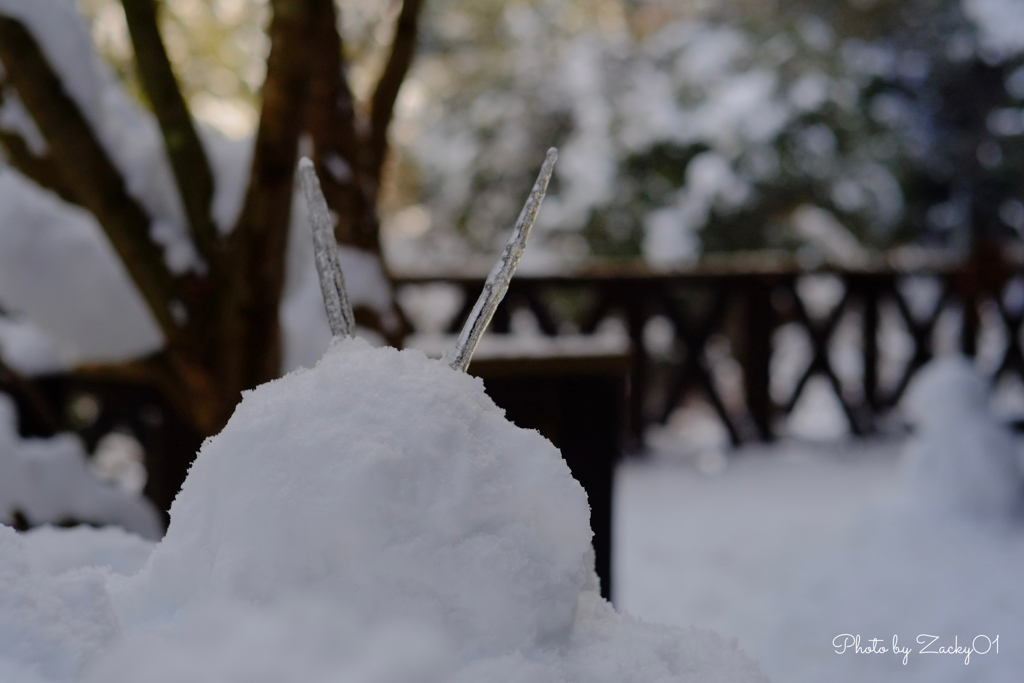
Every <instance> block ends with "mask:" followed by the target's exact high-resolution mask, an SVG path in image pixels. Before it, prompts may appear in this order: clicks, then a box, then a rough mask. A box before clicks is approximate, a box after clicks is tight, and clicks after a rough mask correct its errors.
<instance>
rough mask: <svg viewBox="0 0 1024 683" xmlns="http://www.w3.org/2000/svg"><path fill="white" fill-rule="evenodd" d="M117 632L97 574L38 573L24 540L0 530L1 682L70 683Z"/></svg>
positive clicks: (6, 530)
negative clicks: (45, 682)
mask: <svg viewBox="0 0 1024 683" xmlns="http://www.w3.org/2000/svg"><path fill="white" fill-rule="evenodd" d="M118 631H119V629H118V624H117V616H116V615H115V614H114V609H113V605H112V604H111V601H110V596H109V595H108V594H107V591H106V588H105V582H104V578H103V576H102V575H101V574H99V573H98V572H95V571H81V572H69V573H67V574H63V575H59V576H51V575H48V574H47V573H45V572H41V571H39V570H37V569H35V568H34V567H33V566H32V565H31V563H30V561H29V555H28V551H27V549H26V542H25V540H24V539H23V538H22V537H20V536H19V535H18V534H17V533H16V532H15V531H14V530H13V529H9V528H7V527H4V526H0V680H3V681H12V682H14V681H18V682H19V683H35V682H36V681H50V680H57V681H63V680H74V678H75V677H76V676H77V674H78V672H79V671H80V670H81V668H82V666H83V665H84V664H85V663H86V662H87V661H88V660H89V658H90V657H91V656H92V655H94V654H95V653H97V652H98V651H100V650H101V649H102V648H103V647H105V646H107V645H109V643H110V642H112V641H113V640H114V639H115V638H116V637H117V635H118Z"/></svg>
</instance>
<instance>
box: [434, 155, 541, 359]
mask: <svg viewBox="0 0 1024 683" xmlns="http://www.w3.org/2000/svg"><path fill="white" fill-rule="evenodd" d="M556 159H558V150H557V149H555V148H554V147H552V148H551V149H549V150H548V153H547V156H546V157H545V158H544V165H543V166H541V167H540V174H539V175H538V176H537V182H535V183H534V184H533V190H531V191H530V197H529V199H527V200H526V205H525V206H524V207H523V210H522V212H520V214H519V220H517V221H516V227H515V229H514V230H513V231H512V236H511V237H510V238H509V240H508V242H507V243H506V244H505V248H504V249H503V250H502V252H501V257H500V258H498V262H497V263H495V264H494V268H492V269H491V273H490V275H488V276H487V281H486V282H484V289H483V291H482V292H480V298H479V299H477V300H476V305H474V306H473V310H472V311H471V312H470V314H469V318H468V319H467V320H466V324H465V326H464V327H463V328H462V332H461V333H460V334H459V339H458V341H457V342H456V343H455V348H453V349H452V350H451V351H450V352H449V353H448V355H447V356H445V362H446V363H447V364H448V365H449V366H451V367H452V369H454V370H461V371H462V372H465V371H466V368H468V367H469V361H470V360H472V358H473V352H474V351H475V350H476V345H477V344H478V343H479V342H480V337H482V336H483V333H484V330H486V329H487V325H488V324H489V323H490V322H491V318H492V317H493V316H494V311H495V310H497V308H498V304H500V303H501V300H502V299H503V298H504V296H505V292H506V291H508V285H509V282H511V281H512V275H513V274H514V273H515V272H516V266H518V265H519V259H520V258H521V257H522V255H523V250H525V249H526V239H527V238H528V237H529V236H530V228H532V227H533V223H534V221H536V220H537V212H538V211H540V203H541V202H542V201H543V200H544V193H545V192H547V189H548V181H549V180H551V172H552V171H553V170H554V168H555V160H556Z"/></svg>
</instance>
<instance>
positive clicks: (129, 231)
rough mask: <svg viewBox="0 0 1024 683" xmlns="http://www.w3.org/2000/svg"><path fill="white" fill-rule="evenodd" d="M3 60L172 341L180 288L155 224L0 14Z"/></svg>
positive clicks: (37, 57)
mask: <svg viewBox="0 0 1024 683" xmlns="http://www.w3.org/2000/svg"><path fill="white" fill-rule="evenodd" d="M0 61H2V62H3V64H4V65H5V66H6V70H7V79H8V82H9V83H10V84H11V86H13V87H14V88H15V89H16V90H17V92H18V96H19V97H20V98H21V101H22V103H23V104H24V105H25V108H26V109H27V110H28V112H29V113H30V114H31V115H32V118H33V120H34V121H35V123H36V126H37V127H38V128H39V130H40V132H41V133H42V134H43V137H44V138H45V139H46V141H47V145H48V146H49V151H50V157H51V159H52V162H53V165H54V166H55V167H56V168H57V169H59V170H60V174H61V176H63V178H64V180H65V183H66V185H67V187H68V188H70V190H71V192H72V195H73V197H74V198H75V200H76V201H77V203H78V204H81V205H82V206H83V207H85V208H86V209H88V210H89V211H90V212H92V214H93V215H94V216H95V217H96V219H97V220H98V221H99V223H100V225H101V226H102V227H103V230H104V232H105V233H106V234H107V237H108V238H109V239H110V241H111V243H112V244H113V246H114V249H115V250H116V251H117V253H118V255H119V256H120V257H121V261H122V263H123V264H124V266H125V268H126V270H127V271H128V274H129V275H130V276H131V278H132V280H133V281H134V282H135V285H136V287H138V290H139V293H140V294H141V295H142V298H143V299H144V300H145V301H146V304H147V305H148V306H149V309H150V312H151V313H152V314H153V317H154V318H155V319H156V321H157V324H158V325H159V326H160V329H161V330H162V331H163V333H164V336H165V338H166V339H167V341H168V343H170V342H172V341H173V340H174V339H175V338H176V336H177V332H178V326H177V324H176V322H175V320H174V317H173V316H172V314H171V307H172V304H173V302H174V301H176V300H177V298H178V292H177V289H178V288H177V283H176V281H175V279H174V277H173V276H172V275H171V273H170V270H169V269H168V268H167V265H166V263H165V262H164V258H163V252H162V250H161V249H160V248H159V247H158V246H157V245H156V244H154V243H153V242H152V240H150V238H149V224H150V218H149V216H147V215H146V212H145V211H144V210H143V209H142V207H140V206H139V204H138V202H136V201H135V199H134V198H132V197H131V196H130V195H129V194H128V193H127V192H126V190H125V186H124V180H123V179H122V177H121V174H120V172H119V171H118V170H117V169H116V168H115V167H114V165H113V163H111V161H110V159H109V157H108V156H107V153H106V150H104V149H103V147H102V146H101V145H100V143H99V141H98V140H97V139H96V136H95V134H94V133H93V130H92V128H90V126H89V124H88V123H87V122H86V120H85V118H84V117H83V116H82V113H81V112H80V111H79V110H78V106H77V105H76V104H75V102H74V101H72V100H71V98H70V97H69V96H68V95H67V93H66V92H65V91H64V87H63V85H62V83H61V81H60V78H59V77H58V76H57V74H56V73H54V71H53V68H52V67H51V66H50V64H49V62H48V61H47V60H46V58H45V56H44V55H43V53H42V51H41V50H40V48H39V45H38V44H37V43H36V41H35V39H34V38H33V37H32V35H31V34H30V33H29V32H28V30H27V29H26V28H25V27H24V25H22V24H21V22H19V21H17V20H15V19H12V18H10V17H6V16H2V15H0Z"/></svg>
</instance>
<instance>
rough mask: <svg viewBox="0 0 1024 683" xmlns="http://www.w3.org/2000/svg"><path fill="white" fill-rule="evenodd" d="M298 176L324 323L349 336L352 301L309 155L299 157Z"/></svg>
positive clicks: (353, 324) (352, 327) (337, 333)
mask: <svg viewBox="0 0 1024 683" xmlns="http://www.w3.org/2000/svg"><path fill="white" fill-rule="evenodd" d="M299 179H300V180H301V182H302V192H303V194H304V195H305V197H306V206H307V207H308V209H309V224H310V227H311V228H312V230H313V253H314V255H315V258H316V272H317V273H318V274H319V275H320V289H321V291H322V292H323V295H324V308H326V309H327V323H328V324H329V325H330V326H331V334H333V335H334V336H335V337H351V336H353V335H354V334H355V329H356V320H355V316H354V315H353V313H352V305H351V304H350V303H349V300H348V292H347V291H346V290H345V276H344V275H343V274H342V272H341V264H340V263H339V262H338V248H337V242H335V240H334V223H333V221H332V220H331V214H330V213H329V212H328V210H327V200H326V199H324V193H323V191H322V190H321V189H320V180H319V179H318V178H317V175H316V170H315V169H314V168H313V162H312V161H311V160H310V159H309V158H308V157H302V159H301V160H300V161H299Z"/></svg>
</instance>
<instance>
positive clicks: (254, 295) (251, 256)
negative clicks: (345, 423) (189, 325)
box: [220, 0, 316, 391]
mask: <svg viewBox="0 0 1024 683" xmlns="http://www.w3.org/2000/svg"><path fill="white" fill-rule="evenodd" d="M315 1H316V0H272V2H271V6H272V9H273V19H272V20H271V23H270V29H269V34H270V41H271V47H270V56H269V57H268V58H267V78H266V81H265V82H264V84H263V108H262V111H261V113H260V123H259V128H258V130H257V133H256V148H255V152H254V156H253V164H252V171H251V174H250V179H249V188H248V190H247V192H246V197H245V203H244V205H243V209H242V213H241V216H240V217H239V220H238V224H237V225H236V227H235V229H234V231H233V232H232V234H231V236H230V237H229V240H228V247H229V250H228V255H229V257H230V262H231V264H232V268H231V271H230V273H229V277H230V282H229V284H228V287H227V290H228V291H227V298H226V300H225V302H224V308H223V311H222V316H223V328H224V335H223V346H222V349H223V350H222V353H221V354H220V356H221V363H222V367H221V368H220V370H221V371H222V372H223V373H224V374H223V377H222V381H223V382H224V383H225V386H226V390H228V391H240V390H242V389H249V388H252V387H253V386H255V385H256V384H259V383H260V382H265V381H267V380H270V379H274V378H276V377H277V376H278V375H279V374H280V365H281V332H280V326H279V324H278V308H279V307H280V302H281V292H282V289H283V285H284V257H285V246H286V241H287V236H288V222H289V218H290V215H291V203H292V192H293V187H294V186H293V181H294V173H295V164H296V158H297V147H298V140H299V135H300V134H301V132H302V130H303V113H304V111H305V106H306V96H307V93H308V89H309V59H308V56H309V44H310V41H311V38H312V33H313V25H314V22H313V18H314V16H315V9H316V8H315V4H314V3H315Z"/></svg>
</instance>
